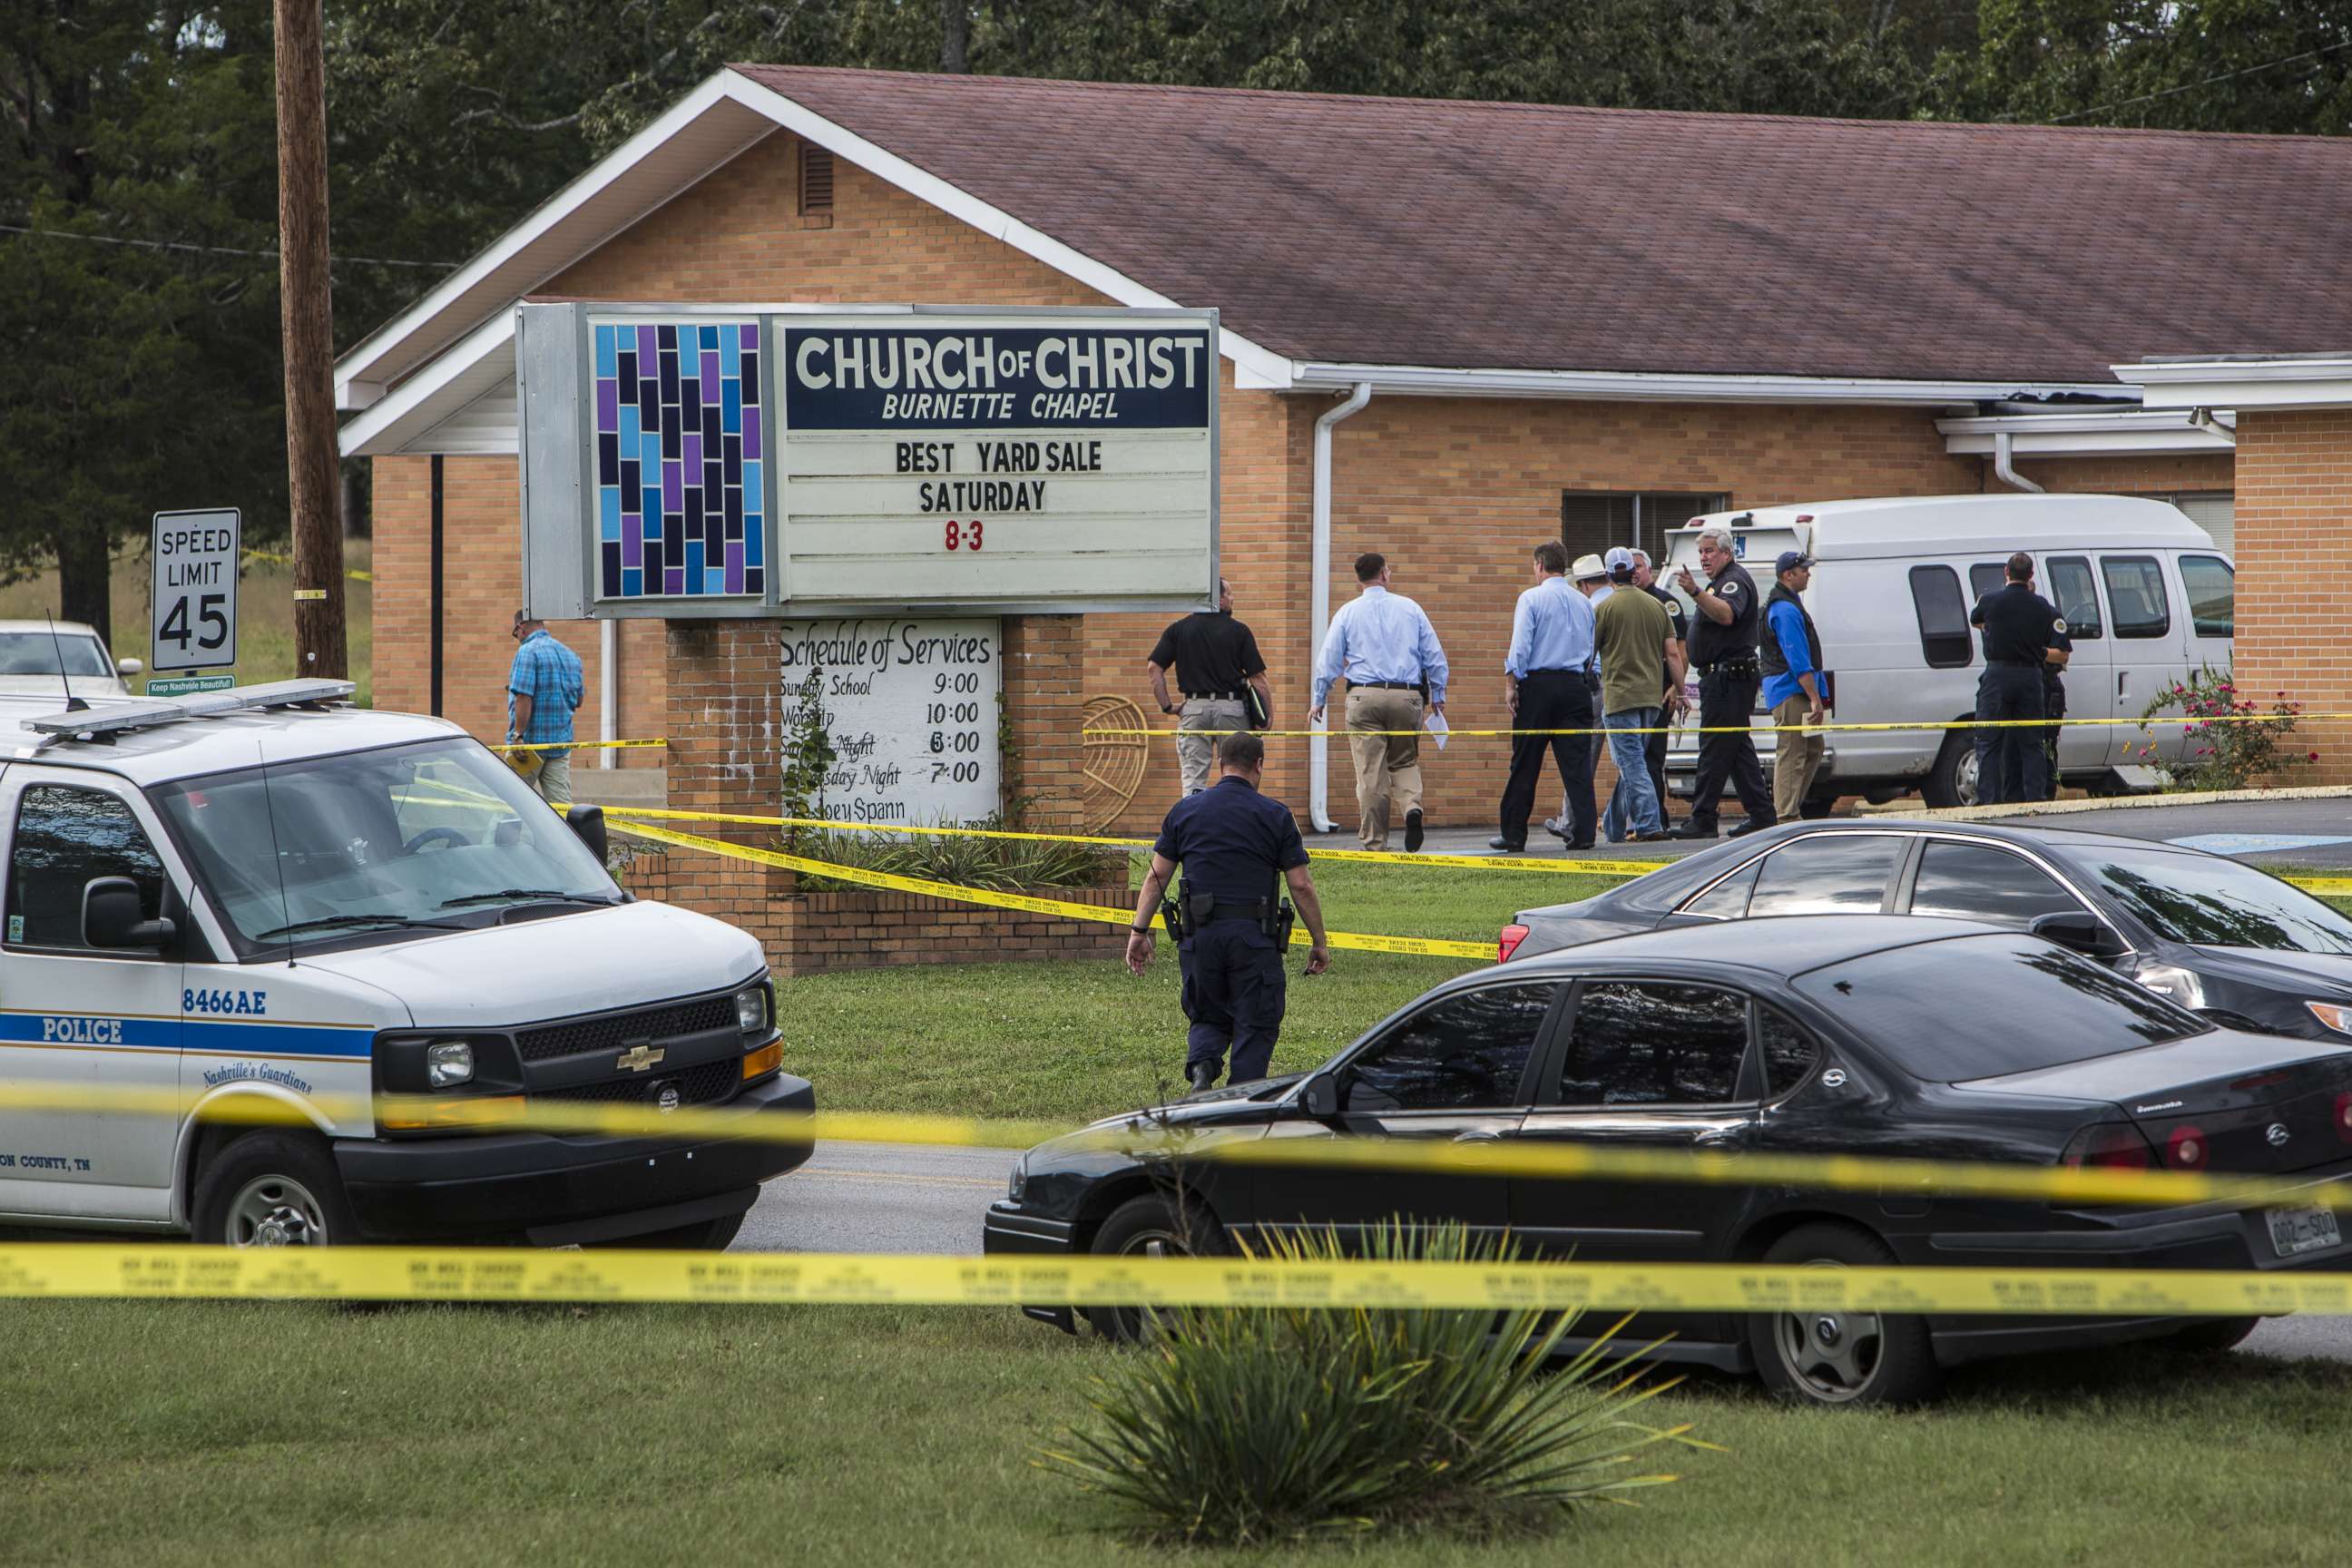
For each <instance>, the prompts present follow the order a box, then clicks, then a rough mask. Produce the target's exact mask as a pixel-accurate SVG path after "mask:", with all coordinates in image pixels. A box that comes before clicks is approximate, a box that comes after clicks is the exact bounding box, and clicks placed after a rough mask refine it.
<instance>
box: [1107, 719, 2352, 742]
mask: <svg viewBox="0 0 2352 1568" xmlns="http://www.w3.org/2000/svg"><path fill="white" fill-rule="evenodd" d="M2278 717H2279V716H2278V715H2277V714H2274V713H2218V714H2214V715H2211V716H2210V717H2208V716H2206V715H2202V714H2198V715H2189V714H2182V715H2179V716H2177V717H2174V716H2168V715H2163V714H2159V715H2158V716H2157V717H2155V718H2152V719H2070V718H2067V717H2064V716H2063V715H2061V716H2060V717H2058V718H2055V719H1906V720H1889V721H1884V722H1876V723H1863V722H1860V721H1856V722H1853V723H1846V722H1842V721H1832V722H1829V723H1826V724H1795V725H1785V726H1784V725H1780V724H1652V725H1648V726H1643V725H1633V724H1629V725H1627V726H1625V727H1624V728H1623V729H1609V728H1606V727H1601V726H1594V727H1591V728H1587V729H1581V730H1456V729H1448V730H1447V731H1445V738H1446V739H1447V740H1449V741H1454V740H1460V739H1462V738H1463V737H1465V736H1477V737H1480V738H1483V739H1486V740H1496V739H1501V738H1507V737H1509V736H1514V735H1770V734H1775V733H1778V732H1779V731H1781V730H1782V729H1784V728H1785V729H1794V730H1800V731H1803V732H1804V733H1806V734H1808V735H1827V734H1834V733H1837V732H1838V731H1864V730H1874V731H1886V730H2046V729H2049V728H2050V727H2051V726H2052V725H2053V724H2055V725H2062V726H2063V727H2064V728H2066V729H2069V730H2073V729H2078V728H2079V729H2091V728H2096V727H2098V726H2102V725H2113V724H2134V725H2137V726H2138V727H2139V728H2140V729H2142V730H2147V729H2150V728H2152V727H2154V726H2156V725H2158V724H2186V725H2188V726H2189V727H2190V728H2192V729H2194V728H2196V727H2197V726H2199V725H2202V724H2263V723H2269V722H2271V721H2274V720H2275V719H2277V718H2278ZM2293 717H2294V719H2295V720H2296V721H2299V722H2302V721H2317V720H2330V719H2337V720H2341V719H2352V713H2297V714H2294V715H2293ZM1244 732H1246V733H1248V734H1252V735H1256V736H1259V737H1262V738H1273V737H1282V738H1286V739H1292V740H1297V739H1300V738H1307V737H1313V736H1317V735H1320V736H1322V737H1323V738H1325V739H1326V740H1335V741H1344V740H1346V739H1348V737H1349V736H1350V735H1361V736H1365V737H1367V738H1369V737H1371V736H1374V735H1389V736H1398V735H1419V736H1421V737H1422V738H1423V739H1424V740H1427V739H1433V735H1434V732H1433V731H1429V730H1425V729H1423V730H1347V729H1340V730H1332V729H1322V730H1250V731H1235V730H1155V729H1151V728H1149V727H1146V728H1141V729H1133V728H1129V729H1117V728H1112V727H1109V726H1096V725H1088V726H1087V728H1085V729H1083V730H1081V731H1078V733H1079V734H1080V735H1082V736H1085V737H1087V739H1089V740H1091V739H1093V738H1094V737H1096V736H1098V735H1122V736H1135V735H1147V736H1151V737H1153V738H1156V739H1159V740H1163V741H1176V740H1181V739H1183V738H1184V737H1185V736H1187V735H1192V736H1202V737H1206V736H1210V735H1232V734H1238V733H1244Z"/></svg>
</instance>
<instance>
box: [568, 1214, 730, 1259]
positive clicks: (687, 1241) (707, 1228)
mask: <svg viewBox="0 0 2352 1568" xmlns="http://www.w3.org/2000/svg"><path fill="white" fill-rule="evenodd" d="M742 1228H743V1216H742V1215H740V1214H730V1215H722V1216H721V1217H719V1218H718V1219H706V1220H698V1221H697V1222H695V1223H694V1224H692V1225H681V1226H673V1227H672V1228H670V1229H668V1230H650V1231H647V1232H646V1234H645V1235H643V1236H625V1237H620V1238H619V1239H618V1240H616V1241H591V1242H585V1243H583V1246H584V1247H589V1248H591V1249H598V1248H604V1247H637V1248H640V1249H642V1250H644V1251H647V1252H724V1251H726V1250H727V1248H728V1247H730V1246H731V1245H732V1244H733V1242H734V1240H735V1237H736V1236H737V1235H738V1234H739V1233H740V1232H741V1230H742Z"/></svg>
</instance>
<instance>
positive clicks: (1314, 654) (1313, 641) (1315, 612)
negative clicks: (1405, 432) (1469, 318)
mask: <svg viewBox="0 0 2352 1568" xmlns="http://www.w3.org/2000/svg"><path fill="white" fill-rule="evenodd" d="M1371 400H1372V384H1371V383H1370V382H1369V381H1360V382H1358V383H1356V390H1355V391H1353V392H1351V393H1349V395H1348V399H1347V401H1346V402H1344V403H1342V404H1340V405H1339V406H1338V407H1336V408H1330V409H1327V410H1325V411H1324V413H1323V414H1322V415H1321V416H1319V417H1318V418H1317V420H1316V421H1315V505H1314V539H1315V547H1314V552H1313V559H1314V575H1313V576H1312V577H1310V578H1309V579H1308V585H1307V623H1308V624H1307V637H1308V641H1307V704H1308V708H1309V710H1311V709H1312V705H1313V703H1314V700H1315V667H1316V665H1317V664H1318V663H1319V662H1321V660H1322V658H1323V634H1324V632H1325V631H1326V630H1327V629H1328V627H1329V626H1330V625H1331V427H1332V426H1335V425H1337V424H1339V421H1340V420H1342V419H1345V418H1347V417H1349V416H1350V415H1353V414H1355V413H1356V412H1357V411H1359V410H1360V409H1361V408H1362V407H1363V406H1364V405H1365V404H1367V403H1370V401H1371ZM1326 724H1327V726H1328V718H1327V719H1326ZM1330 803H1331V741H1330V737H1328V735H1317V736H1316V737H1314V738H1313V739H1312V740H1310V741H1308V742H1307V820H1309V821H1310V822H1312V823H1313V824H1314V825H1315V831H1316V832H1318V833H1328V832H1330V831H1331V826H1332V825H1331V813H1330V811H1329V809H1328V808H1329V806H1330Z"/></svg>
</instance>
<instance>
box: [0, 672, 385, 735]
mask: <svg viewBox="0 0 2352 1568" xmlns="http://www.w3.org/2000/svg"><path fill="white" fill-rule="evenodd" d="M358 689H359V688H358V687H356V686H354V685H352V683H351V682H350V681H348V680H271V681H265V682H263V683H262V684H261V685H259V686H236V687H231V688H230V689H228V690H226V691H206V692H201V693H198V694H196V695H194V696H189V697H157V698H151V699H149V700H146V701H144V702H130V703H123V704H121V705H119V706H114V705H110V706H108V707H105V708H89V709H84V710H76V711H68V712H64V713H51V714H47V715H46V716H44V717H42V718H39V719H27V720H26V721H25V728H26V729H27V730H30V731H33V732H34V733H36V734H40V735H115V734H120V733H121V732H122V731H126V730H152V729H153V728H155V727H156V726H157V725H159V724H177V723H179V722H181V721H184V720H188V719H210V718H215V717H217V716H218V715H220V714H223V713H250V712H256V711H258V710H261V709H265V708H297V707H299V706H301V705H302V704H303V703H306V702H341V701H342V700H345V699H346V698H348V697H350V696H351V695H352V692H354V691H357V690H358Z"/></svg>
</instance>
